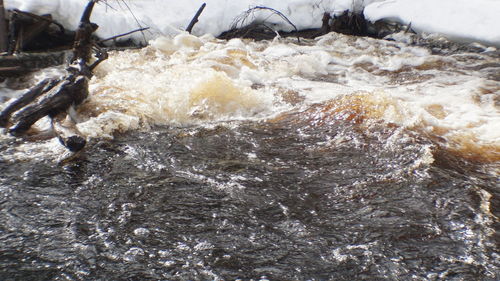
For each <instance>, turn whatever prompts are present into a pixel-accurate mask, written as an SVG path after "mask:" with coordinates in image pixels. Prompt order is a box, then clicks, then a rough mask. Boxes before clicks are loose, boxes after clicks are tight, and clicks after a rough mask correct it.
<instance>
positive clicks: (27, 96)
mask: <svg viewBox="0 0 500 281" xmlns="http://www.w3.org/2000/svg"><path fill="white" fill-rule="evenodd" d="M58 82H59V81H58V80H54V79H45V80H43V81H42V82H40V83H38V84H37V85H35V86H34V87H32V88H31V89H29V90H28V91H26V92H25V93H24V94H22V95H21V96H20V97H19V98H17V99H16V100H14V101H13V102H11V103H9V104H8V105H7V107H5V108H4V109H3V110H2V112H0V127H5V126H7V124H8V122H9V119H10V116H11V115H12V113H14V112H15V111H17V110H19V109H21V108H22V107H24V106H26V105H28V104H29V103H31V102H32V101H33V100H34V99H36V98H38V97H39V96H41V95H42V94H44V93H45V92H48V91H49V90H50V89H52V88H53V87H54V86H55V85H56V84H57V83H58Z"/></svg>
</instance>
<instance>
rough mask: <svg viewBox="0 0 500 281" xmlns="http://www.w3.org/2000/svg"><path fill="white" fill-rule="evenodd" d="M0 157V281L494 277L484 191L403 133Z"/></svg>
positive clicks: (237, 132) (236, 137)
mask: <svg viewBox="0 0 500 281" xmlns="http://www.w3.org/2000/svg"><path fill="white" fill-rule="evenodd" d="M19 141H21V140H13V141H12V140H11V141H9V142H7V141H4V142H3V143H1V144H0V153H1V154H0V173H1V176H0V191H1V192H0V280H236V279H242V280H250V279H253V280H259V279H262V280H264V279H269V280H498V279H499V278H500V273H499V266H500V259H499V254H498V247H497V245H498V242H499V236H498V233H497V232H496V230H497V229H498V219H497V218H498V216H499V213H498V210H499V204H500V202H499V199H498V198H499V189H498V186H497V183H498V181H497V180H498V179H497V178H495V177H494V176H492V175H488V174H487V173H484V172H482V171H483V170H484V168H485V164H474V163H468V162H466V161H465V160H463V159H461V158H459V157H455V156H453V155H451V154H449V153H448V152H446V151H444V150H442V149H440V148H439V147H438V146H437V145H434V144H432V143H431V142H430V141H428V140H426V139H424V138H422V137H419V136H417V135H416V134H415V133H411V132H407V131H404V130H402V129H400V128H398V127H391V126H387V125H384V126H382V125H374V126H370V127H369V128H367V127H366V126H361V125H356V124H352V123H350V122H346V121H335V122H329V123H328V124H319V125H315V126H313V125H311V124H310V123H308V122H306V121H304V120H303V119H302V118H300V117H297V116H289V117H286V118H284V119H281V120H274V121H269V122H243V123H227V124H222V125H220V124H219V125H214V126H212V127H204V128H201V127H190V128H157V129H155V130H153V131H150V132H131V133H127V134H124V135H121V136H117V137H116V138H115V139H114V140H112V141H102V142H95V143H92V144H90V145H89V146H88V148H87V150H86V151H85V152H84V153H83V154H82V155H80V156H79V158H77V159H75V160H73V161H72V162H70V163H68V164H66V165H57V164H56V163H54V162H53V161H49V160H46V161H43V160H42V161H39V160H30V161H18V162H16V163H14V164H12V163H8V162H7V160H5V158H4V157H2V156H1V155H4V156H5V155H7V154H8V153H10V152H9V147H10V145H12V144H13V142H14V143H15V142H19Z"/></svg>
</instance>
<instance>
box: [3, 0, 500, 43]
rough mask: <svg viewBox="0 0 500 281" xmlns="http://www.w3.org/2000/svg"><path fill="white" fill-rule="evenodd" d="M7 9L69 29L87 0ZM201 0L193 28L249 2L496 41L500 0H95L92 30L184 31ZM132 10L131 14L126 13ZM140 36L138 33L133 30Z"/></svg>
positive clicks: (218, 24) (222, 21) (28, 1)
mask: <svg viewBox="0 0 500 281" xmlns="http://www.w3.org/2000/svg"><path fill="white" fill-rule="evenodd" d="M4 2H5V6H6V7H7V8H8V9H12V8H17V9H20V10H24V11H31V12H33V13H37V14H42V13H50V14H52V15H53V16H54V18H55V19H56V20H58V21H59V22H61V23H62V24H63V25H65V26H67V27H69V28H73V29H74V28H76V25H77V23H78V20H79V18H80V15H81V12H82V10H83V8H84V6H85V4H86V3H87V0H4ZM203 2H206V3H207V7H206V8H205V10H204V12H203V13H202V15H201V17H200V21H199V22H198V23H197V24H196V26H195V28H194V30H193V33H194V34H197V35H203V34H206V33H210V34H213V35H218V34H220V33H221V32H223V31H226V30H228V29H229V28H230V27H231V25H232V23H233V22H234V19H235V18H236V17H237V16H238V15H240V14H241V13H243V12H244V11H246V10H248V9H249V8H251V7H254V6H266V7H270V8H274V9H276V10H279V11H280V12H282V13H283V14H284V15H285V16H286V17H288V18H289V19H290V20H291V21H292V22H293V23H294V24H295V25H296V26H297V28H299V29H304V28H314V27H319V26H320V25H321V18H322V14H323V13H324V12H330V13H339V12H341V11H343V10H345V9H350V10H361V9H363V8H365V14H366V16H367V18H368V19H370V20H372V21H375V20H378V19H382V18H390V19H395V20H398V21H401V22H403V23H409V22H411V23H412V27H413V28H414V29H416V30H417V31H423V32H428V33H434V32H436V33H441V34H444V35H446V36H448V37H450V38H451V39H455V40H457V39H458V40H467V41H479V42H483V43H486V44H489V45H497V46H500V28H499V27H500V16H499V15H500V1H498V0H475V1H470V0H440V1H434V0H418V1H417V0H297V1H283V0H260V1H259V0H238V1H233V0H205V1H203V0H190V1H165V0H133V1H132V0H108V1H106V2H101V3H99V4H98V5H97V6H96V7H95V10H94V13H93V14H92V20H93V21H94V22H96V23H97V24H99V26H100V28H99V30H98V32H97V34H98V35H99V36H100V37H103V38H105V37H111V36H113V35H117V34H121V33H125V32H128V31H131V30H133V29H136V28H138V27H139V25H141V26H149V27H150V28H151V29H150V31H148V32H147V34H146V36H147V40H149V39H151V38H155V37H157V36H159V35H173V34H177V33H179V31H180V30H184V29H185V28H186V26H187V25H188V24H189V22H190V20H191V18H192V17H193V15H194V14H195V13H196V11H197V9H198V8H199V7H200V6H201V4H202V3H203ZM129 9H130V10H132V11H133V13H134V15H132V13H131V12H130V10H129ZM251 16H252V17H253V18H255V19H257V20H259V19H260V20H266V21H267V22H269V23H273V24H275V25H276V27H277V28H283V29H285V30H287V29H288V30H290V29H291V27H290V26H289V25H288V24H286V23H284V22H283V20H281V19H280V18H279V17H277V16H272V15H271V14H270V13H269V12H265V11H264V12H258V13H255V14H252V15H251ZM133 36H134V37H135V38H136V39H141V38H142V35H141V34H134V35H133Z"/></svg>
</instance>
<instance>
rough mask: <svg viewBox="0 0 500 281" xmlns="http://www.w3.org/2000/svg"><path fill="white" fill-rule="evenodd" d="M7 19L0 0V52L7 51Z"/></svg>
mask: <svg viewBox="0 0 500 281" xmlns="http://www.w3.org/2000/svg"><path fill="white" fill-rule="evenodd" d="M7 42H8V33H7V21H6V18H5V9H4V5H3V0H0V53H3V52H7V47H8V43H7Z"/></svg>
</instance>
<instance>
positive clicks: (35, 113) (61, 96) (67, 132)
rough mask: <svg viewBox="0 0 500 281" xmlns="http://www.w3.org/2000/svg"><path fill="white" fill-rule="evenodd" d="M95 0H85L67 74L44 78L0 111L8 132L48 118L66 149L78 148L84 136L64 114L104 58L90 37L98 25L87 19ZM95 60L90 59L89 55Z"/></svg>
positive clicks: (84, 93)
mask: <svg viewBox="0 0 500 281" xmlns="http://www.w3.org/2000/svg"><path fill="white" fill-rule="evenodd" d="M96 2H97V0H92V1H89V3H88V4H87V6H86V7H85V10H84V12H83V14H82V17H81V19H80V24H79V26H78V29H77V31H76V34H75V41H74V44H73V51H72V58H71V59H70V63H69V65H68V67H67V69H66V70H67V74H66V75H64V76H63V77H60V78H52V79H45V80H43V81H42V82H40V83H39V84H37V85H36V86H34V87H32V88H31V89H29V90H28V91H26V92H25V93H24V94H22V95H21V96H20V97H18V98H17V99H14V100H13V101H12V102H10V103H9V104H8V105H7V107H5V108H4V109H3V110H2V111H1V112H0V127H4V128H7V132H9V133H10V134H12V135H15V136H20V135H24V134H25V133H26V132H27V131H28V130H29V129H30V128H31V126H32V125H33V124H35V123H36V122H37V121H38V120H40V119H41V118H43V117H45V116H48V117H50V118H51V124H52V131H53V132H54V134H55V135H56V136H57V137H58V138H59V140H60V142H61V143H62V144H63V145H64V146H65V147H67V148H68V149H69V150H70V151H75V152H76V151H79V150H81V149H82V148H83V147H84V146H85V144H86V140H85V138H84V137H83V136H81V134H80V133H79V132H78V130H77V128H76V126H75V122H74V120H72V118H71V115H70V114H68V112H69V111H71V109H72V108H74V107H76V106H78V105H79V104H81V103H82V102H83V101H84V100H85V99H86V98H87V96H88V81H89V79H90V78H91V77H92V72H93V70H94V68H95V67H96V66H97V65H98V64H99V63H100V62H102V61H103V60H105V59H107V53H106V52H105V51H104V50H102V49H101V48H99V46H97V45H96V44H95V41H94V40H93V36H92V35H93V33H94V31H96V30H97V28H98V26H97V24H95V23H92V22H90V15H91V13H92V9H93V7H94V5H95V3H96ZM93 58H95V59H96V60H95V61H94V62H92V59H93Z"/></svg>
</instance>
